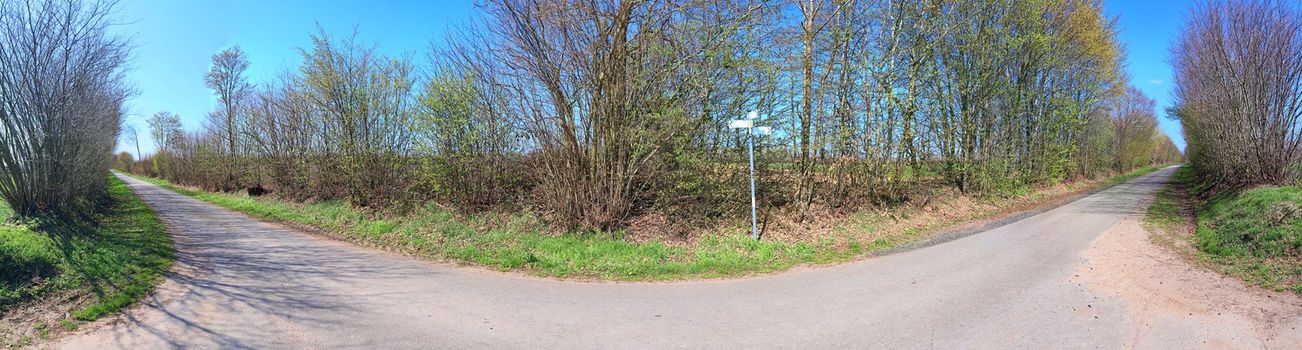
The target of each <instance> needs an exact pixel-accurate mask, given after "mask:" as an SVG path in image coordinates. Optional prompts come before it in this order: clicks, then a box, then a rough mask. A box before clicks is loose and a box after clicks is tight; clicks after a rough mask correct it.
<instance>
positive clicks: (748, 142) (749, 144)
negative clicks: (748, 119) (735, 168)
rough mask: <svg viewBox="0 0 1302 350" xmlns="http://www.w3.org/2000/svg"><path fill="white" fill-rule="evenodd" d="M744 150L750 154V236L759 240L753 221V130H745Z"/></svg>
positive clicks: (751, 128) (754, 220)
mask: <svg viewBox="0 0 1302 350" xmlns="http://www.w3.org/2000/svg"><path fill="white" fill-rule="evenodd" d="M746 149H747V151H748V152H747V153H749V154H750V235H751V237H752V238H754V239H755V240H756V241H758V240H759V225H757V224H756V219H755V128H754V127H750V128H746Z"/></svg>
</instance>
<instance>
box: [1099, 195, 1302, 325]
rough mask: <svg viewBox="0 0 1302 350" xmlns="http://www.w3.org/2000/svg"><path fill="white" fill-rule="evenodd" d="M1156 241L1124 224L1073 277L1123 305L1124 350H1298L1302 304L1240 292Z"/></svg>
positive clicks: (1242, 288) (1136, 225) (1251, 290)
mask: <svg viewBox="0 0 1302 350" xmlns="http://www.w3.org/2000/svg"><path fill="white" fill-rule="evenodd" d="M1155 239H1156V240H1158V241H1163V240H1164V239H1166V238H1164V237H1163V236H1159V235H1154V234H1151V233H1150V232H1149V231H1148V230H1146V229H1145V227H1144V225H1143V224H1142V223H1141V222H1140V219H1139V218H1135V217H1132V218H1129V219H1126V220H1123V221H1122V222H1121V223H1119V224H1117V225H1116V226H1115V227H1113V228H1112V229H1111V230H1109V231H1108V232H1107V233H1104V234H1103V235H1102V236H1100V237H1099V239H1098V240H1097V241H1095V242H1094V245H1093V246H1092V247H1091V248H1090V250H1089V251H1088V252H1086V254H1085V259H1086V261H1085V263H1084V264H1082V265H1081V267H1080V269H1079V271H1078V272H1077V274H1076V275H1077V276H1079V277H1077V278H1079V279H1082V280H1084V282H1085V283H1086V285H1088V286H1089V287H1090V288H1091V289H1093V290H1095V291H1096V292H1099V293H1101V294H1103V295H1105V296H1108V297H1110V298H1115V299H1117V300H1119V301H1121V302H1122V303H1124V304H1125V305H1126V306H1127V309H1128V311H1129V313H1130V317H1129V319H1130V320H1131V322H1132V323H1133V332H1132V337H1131V339H1130V340H1129V342H1128V347H1129V348H1191V347H1195V348H1270V349H1299V348H1302V297H1299V296H1297V295H1293V294H1288V293H1279V292H1273V291H1267V290H1263V289H1260V288H1256V287H1252V286H1248V285H1245V284H1244V283H1243V282H1242V281H1240V280H1238V279H1234V278H1230V277H1226V276H1224V275H1222V274H1219V273H1216V272H1214V271H1210V270H1208V269H1207V268H1205V267H1203V266H1199V264H1197V263H1196V262H1195V261H1193V260H1192V259H1191V258H1190V257H1188V256H1186V255H1185V254H1182V253H1180V252H1179V251H1177V250H1176V249H1175V248H1177V247H1175V246H1172V245H1169V244H1161V245H1159V243H1155V242H1154V240H1155Z"/></svg>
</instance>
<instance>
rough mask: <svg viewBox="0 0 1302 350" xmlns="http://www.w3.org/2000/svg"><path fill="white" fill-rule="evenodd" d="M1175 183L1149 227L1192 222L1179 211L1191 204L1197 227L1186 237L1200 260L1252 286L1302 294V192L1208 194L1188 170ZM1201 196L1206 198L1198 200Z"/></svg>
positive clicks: (1291, 188) (1292, 188)
mask: <svg viewBox="0 0 1302 350" xmlns="http://www.w3.org/2000/svg"><path fill="white" fill-rule="evenodd" d="M1173 179H1174V181H1172V182H1171V183H1169V184H1168V185H1167V186H1165V187H1164V188H1163V189H1161V190H1160V191H1159V192H1158V196H1157V200H1156V201H1155V202H1154V204H1153V206H1152V207H1151V208H1150V209H1149V212H1148V216H1147V219H1146V220H1147V222H1148V223H1150V224H1152V225H1156V226H1158V227H1161V228H1172V227H1176V226H1177V225H1179V224H1181V223H1183V222H1186V220H1188V218H1187V217H1185V216H1184V214H1183V213H1181V211H1180V207H1181V206H1182V205H1190V204H1192V205H1193V206H1194V208H1195V211H1196V218H1197V226H1196V228H1195V229H1194V230H1195V231H1194V235H1193V236H1192V237H1189V238H1188V239H1189V240H1191V242H1190V243H1191V244H1192V245H1193V246H1194V247H1196V248H1197V250H1198V253H1197V254H1198V258H1199V259H1200V260H1203V261H1206V262H1211V263H1212V264H1213V265H1214V266H1217V267H1219V268H1220V269H1222V270H1223V271H1225V272H1227V273H1229V274H1231V275H1235V276H1238V277H1241V278H1243V279H1244V280H1246V281H1248V282H1250V283H1253V284H1256V285H1260V286H1262V287H1265V288H1268V289H1273V290H1281V291H1282V290H1290V291H1293V292H1295V293H1299V294H1302V188H1298V187H1296V186H1283V187H1261V188H1255V189H1249V190H1245V191H1232V192H1220V193H1217V194H1214V195H1210V196H1209V194H1208V193H1207V191H1208V188H1207V187H1206V186H1204V185H1203V184H1200V183H1198V181H1197V180H1196V179H1195V176H1194V171H1193V169H1191V168H1189V167H1184V168H1181V169H1180V170H1179V171H1177V172H1176V175H1175V176H1174V177H1173ZM1202 197H1208V198H1207V199H1205V200H1198V199H1197V198H1202ZM1189 201H1192V202H1189Z"/></svg>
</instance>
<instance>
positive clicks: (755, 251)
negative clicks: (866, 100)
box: [144, 169, 1151, 281]
mask: <svg viewBox="0 0 1302 350" xmlns="http://www.w3.org/2000/svg"><path fill="white" fill-rule="evenodd" d="M1149 171H1151V169H1149ZM1142 173H1143V172H1139V171H1137V172H1135V173H1132V174H1131V175H1128V176H1129V177H1128V178H1133V177H1134V176H1138V175H1139V174H1142ZM144 180H146V181H149V182H151V183H154V184H157V185H159V186H162V187H164V188H167V189H170V190H173V191H176V192H178V193H181V194H184V195H187V196H191V197H194V198H197V199H200V200H203V201H207V202H210V203H213V204H216V205H218V206H221V207H225V208H229V209H233V210H236V211H239V212H243V213H246V214H249V215H251V216H253V217H256V218H258V219H261V220H265V221H271V222H286V223H293V224H297V225H304V226H308V227H313V228H316V229H320V230H322V231H325V233H327V234H329V235H332V236H335V237H338V238H342V239H346V240H349V241H353V242H359V243H362V244H364V245H369V246H373V247H381V248H384V249H389V250H396V251H401V252H405V253H408V254H413V255H418V256H425V257H431V258H435V259H445V260H451V261H458V262H468V263H473V264H477V265H481V266H486V267H489V268H493V269H498V270H503V271H506V270H518V271H524V272H527V273H530V274H534V275H539V276H554V277H574V278H598V279H608V280H627V281H647V280H673V279H685V278H712V277H731V276H744V275H752V274H760V273H767V272H774V271H782V270H786V269H789V268H791V267H793V266H797V265H801V264H828V263H836V262H844V261H848V260H852V259H854V258H855V257H858V256H861V255H863V254H865V253H869V252H873V251H878V250H882V249H887V248H890V247H893V246H896V245H898V244H903V243H907V242H910V241H913V240H917V239H919V238H920V236H921V232H908V233H907V234H906V235H904V236H902V237H897V238H894V239H878V240H875V241H872V242H860V241H857V240H855V239H854V237H853V235H850V236H847V237H839V238H845V239H844V240H840V241H839V243H838V242H834V241H832V240H830V239H829V240H825V241H820V242H806V243H783V242H774V241H759V242H756V241H754V240H752V239H751V238H750V234H749V233H750V232H749V227H740V226H739V227H731V228H724V229H722V230H721V231H722V232H719V233H718V234H712V235H706V237H704V238H702V239H701V241H699V242H697V244H695V245H694V246H692V247H683V246H677V245H670V244H665V243H662V242H644V243H631V242H627V241H625V240H623V239H620V238H619V237H620V235H621V233H619V232H614V233H581V232H572V233H567V234H561V235H557V234H554V233H553V232H552V231H551V230H550V229H548V228H547V227H546V226H545V225H543V224H542V223H541V222H540V221H539V220H538V219H537V218H535V217H533V216H531V215H529V214H528V213H513V214H484V215H471V216H467V215H458V214H454V213H450V212H448V211H445V210H442V209H440V208H437V207H434V206H430V207H426V208H423V209H421V210H416V211H414V212H412V213H409V214H406V215H402V216H384V217H381V216H376V215H374V214H369V213H367V212H365V211H364V210H361V209H356V208H353V207H351V206H349V205H347V204H346V203H344V202H341V201H324V202H317V203H293V202H288V201H284V200H280V199H276V198H273V197H258V198H254V197H249V196H247V195H244V194H231V193H213V192H205V191H196V190H193V189H189V188H185V187H181V186H176V185H173V184H171V183H168V182H166V181H163V180H159V179H144ZM1119 181H1120V180H1118V182H1119ZM873 225H876V224H872V225H868V226H873ZM868 226H865V227H860V229H863V230H872V229H873V227H868ZM847 241H848V242H847Z"/></svg>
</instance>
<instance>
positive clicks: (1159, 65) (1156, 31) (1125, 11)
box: [1104, 0, 1193, 150]
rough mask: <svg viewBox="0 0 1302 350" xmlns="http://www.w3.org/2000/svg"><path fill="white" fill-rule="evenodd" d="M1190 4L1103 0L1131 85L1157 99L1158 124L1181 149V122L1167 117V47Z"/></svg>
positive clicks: (1172, 0) (1170, 78) (1169, 72)
mask: <svg viewBox="0 0 1302 350" xmlns="http://www.w3.org/2000/svg"><path fill="white" fill-rule="evenodd" d="M1192 5H1193V1H1184V0H1106V1H1105V4H1104V6H1105V9H1106V11H1107V15H1108V16H1110V17H1116V18H1117V27H1118V28H1117V29H1118V30H1120V33H1119V35H1118V37H1120V39H1121V42H1122V43H1124V44H1125V45H1126V52H1127V57H1126V66H1127V68H1128V70H1129V71H1130V84H1132V85H1134V86H1136V87H1138V88H1139V89H1141V90H1143V91H1144V93H1145V94H1147V95H1148V96H1149V97H1152V98H1153V99H1154V100H1157V115H1158V117H1157V123H1158V126H1159V127H1160V128H1162V130H1163V131H1165V132H1166V134H1167V135H1169V136H1171V140H1172V141H1175V145H1176V146H1178V147H1180V149H1181V150H1183V149H1184V146H1185V141H1184V135H1183V134H1182V133H1181V131H1180V122H1178V121H1175V120H1170V119H1168V118H1167V117H1166V108H1167V107H1170V106H1171V104H1172V101H1174V98H1173V97H1172V95H1171V91H1172V85H1171V82H1172V81H1173V80H1174V75H1173V74H1174V73H1173V72H1172V70H1171V64H1170V57H1171V51H1170V47H1171V45H1172V44H1173V43H1174V42H1175V39H1176V35H1178V34H1179V33H1180V25H1182V24H1183V23H1184V17H1185V14H1186V13H1188V11H1189V7H1190V6H1192Z"/></svg>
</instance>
